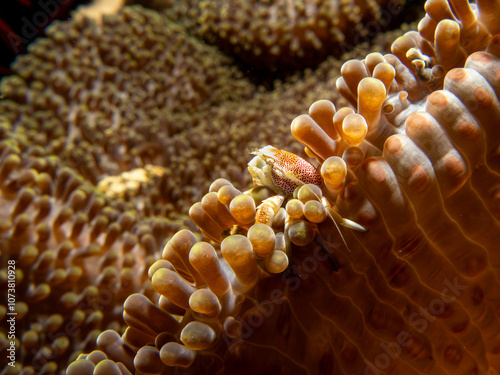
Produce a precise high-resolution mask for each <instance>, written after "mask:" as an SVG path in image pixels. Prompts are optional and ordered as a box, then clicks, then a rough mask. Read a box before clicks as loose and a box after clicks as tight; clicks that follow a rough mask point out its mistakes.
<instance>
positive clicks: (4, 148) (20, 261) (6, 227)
mask: <svg viewBox="0 0 500 375" xmlns="http://www.w3.org/2000/svg"><path fill="white" fill-rule="evenodd" d="M0 122H1V126H0V128H1V137H0V138H1V141H0V187H1V190H0V208H1V214H0V222H1V228H2V229H1V234H0V244H1V249H2V263H4V261H5V264H6V263H7V257H8V259H9V261H15V267H14V268H15V287H14V288H13V289H14V290H9V293H10V295H12V296H14V299H15V311H16V312H17V316H15V319H16V322H15V333H16V335H15V337H16V345H15V346H16V347H17V353H16V356H15V357H16V360H17V365H18V368H19V369H21V368H23V370H22V371H23V373H26V374H27V373H37V374H38V373H40V374H41V373H47V374H48V373H56V372H57V371H60V370H62V369H64V368H65V365H66V363H67V362H68V359H69V358H75V357H76V356H77V355H78V354H79V353H80V352H82V351H88V350H90V349H92V348H94V347H95V340H96V337H97V336H98V334H99V333H100V332H101V331H102V330H104V329H110V328H113V329H115V330H117V331H118V332H121V331H122V325H123V321H122V317H121V315H122V309H121V308H120V306H121V305H122V304H123V302H124V301H125V299H126V298H127V297H128V296H129V295H130V294H131V293H133V292H137V291H141V292H143V293H144V294H145V295H150V296H152V295H153V294H152V293H153V292H152V290H151V287H150V285H149V282H148V281H147V269H148V267H149V266H150V265H151V264H152V263H153V262H154V260H155V259H156V258H157V257H158V255H157V252H158V249H160V248H161V246H162V245H163V241H164V238H165V237H164V236H165V234H166V233H173V232H174V231H175V230H178V229H179V228H180V227H181V223H176V222H173V221H170V220H167V219H165V218H162V217H143V216H140V215H139V214H138V213H137V212H136V209H135V207H134V206H133V204H131V203H127V202H125V201H123V200H120V199H112V198H110V197H109V196H106V195H104V194H102V193H99V192H98V191H97V190H96V188H95V187H93V186H92V185H91V184H89V183H88V182H85V181H84V180H83V178H82V177H81V176H79V175H77V174H76V173H75V172H74V171H73V170H71V169H69V168H67V167H65V166H64V165H63V163H62V162H61V161H60V160H59V159H58V158H57V157H56V156H53V155H50V156H47V155H44V151H43V149H42V148H41V147H39V146H33V145H30V144H29V143H27V142H26V140H23V139H19V138H18V137H16V135H15V134H14V133H13V132H12V124H10V123H9V121H8V120H7V119H6V118H5V117H2V118H1V119H0ZM9 264H10V263H9ZM0 275H1V278H0V279H1V282H0V283H1V284H0V285H1V289H2V295H4V294H5V295H7V289H8V288H7V286H8V283H7V282H8V281H9V282H10V281H11V280H12V277H13V276H10V272H8V269H7V267H6V268H4V269H2V271H1V273H0ZM9 288H10V286H9ZM4 301H5V302H2V305H1V306H0V310H1V312H2V322H3V323H5V322H6V320H7V319H8V318H11V316H9V315H6V314H7V313H8V312H10V311H11V310H10V305H9V306H8V305H7V299H5V300H4ZM9 302H10V299H9ZM8 308H9V309H8ZM2 328H4V324H2ZM7 333H8V332H7V331H3V330H2V333H0V338H1V347H2V352H3V354H2V355H4V353H5V352H4V350H6V349H7V348H8V347H9V345H10V344H9V343H10V339H7Z"/></svg>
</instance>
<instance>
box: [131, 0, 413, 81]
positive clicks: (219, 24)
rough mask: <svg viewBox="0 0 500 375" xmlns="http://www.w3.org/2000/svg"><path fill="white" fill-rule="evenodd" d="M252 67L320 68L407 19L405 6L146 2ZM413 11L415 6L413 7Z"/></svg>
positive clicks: (282, 0)
mask: <svg viewBox="0 0 500 375" xmlns="http://www.w3.org/2000/svg"><path fill="white" fill-rule="evenodd" d="M141 3H142V4H145V5H147V6H150V7H153V8H156V9H161V10H163V11H164V13H165V14H166V15H167V16H168V17H169V18H171V19H173V20H175V21H176V22H179V23H181V24H182V25H184V27H185V28H186V29H187V30H189V31H190V33H192V34H194V35H197V36H199V37H200V38H202V39H203V40H204V41H206V42H207V43H209V44H213V45H217V46H218V47H219V48H220V49H221V50H223V51H224V52H226V53H228V54H229V55H231V56H235V57H237V58H238V59H239V60H241V61H243V62H244V63H246V64H248V66H250V67H251V69H261V70H264V69H265V70H268V71H272V72H275V73H280V72H282V71H283V70H290V69H303V68H305V67H314V66H317V65H318V64H319V63H320V62H321V61H323V60H324V59H325V58H326V57H327V56H331V55H335V56H337V57H340V55H341V54H342V53H344V52H346V51H349V50H351V49H352V46H355V45H358V44H360V43H362V42H364V41H367V40H370V39H371V38H373V37H374V36H375V35H376V34H377V33H379V32H380V31H382V30H388V29H391V28H394V27H395V26H397V24H398V23H401V22H402V21H403V20H404V19H405V18H407V17H406V14H407V13H406V11H407V10H408V7H406V8H405V7H404V3H405V2H404V1H397V0H396V1H386V0H381V1H380V0H379V1H377V0H371V1H337V0H313V1H310V0H301V1H286V0H277V1H257V0H237V1H230V2H227V1H197V0H188V1H173V0H142V1H141ZM410 5H411V4H410Z"/></svg>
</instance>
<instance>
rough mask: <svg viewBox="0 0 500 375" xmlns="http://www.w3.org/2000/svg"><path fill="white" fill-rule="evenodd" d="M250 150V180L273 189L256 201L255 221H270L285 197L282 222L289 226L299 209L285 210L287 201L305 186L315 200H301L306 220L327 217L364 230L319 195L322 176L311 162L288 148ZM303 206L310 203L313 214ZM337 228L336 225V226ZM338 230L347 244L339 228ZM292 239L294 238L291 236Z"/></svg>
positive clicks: (349, 226)
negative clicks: (310, 201)
mask: <svg viewBox="0 0 500 375" xmlns="http://www.w3.org/2000/svg"><path fill="white" fill-rule="evenodd" d="M252 154H254V155H255V156H254V158H253V159H252V160H251V161H250V162H249V163H248V170H249V172H250V174H251V176H252V179H253V184H254V185H255V186H265V187H267V188H269V189H271V190H272V191H274V192H275V193H276V196H273V197H270V198H268V199H266V200H264V201H263V202H262V204H260V205H259V207H258V208H257V214H256V222H260V223H266V224H268V225H271V224H272V218H274V215H275V214H277V212H278V210H279V209H280V208H281V206H282V205H283V203H284V202H285V201H287V202H288V203H287V208H286V211H287V223H286V225H287V226H289V227H290V226H291V225H292V224H293V222H297V220H299V219H300V213H299V214H298V215H297V214H294V213H292V212H290V211H293V208H291V209H290V210H289V204H290V203H292V202H293V201H297V199H293V196H294V192H295V193H296V192H297V189H299V188H302V187H304V186H306V187H308V190H309V191H310V193H309V196H311V195H312V196H313V200H314V201H315V203H311V204H310V203H309V202H305V203H304V202H302V203H304V205H303V210H304V211H303V212H304V216H305V218H306V219H307V220H308V221H310V222H312V223H319V222H321V221H322V220H323V221H324V220H325V219H326V218H327V217H329V218H331V219H332V220H333V222H334V223H335V225H336V226H337V224H340V225H342V226H344V227H347V228H350V229H354V230H357V231H362V232H366V231H367V230H366V229H365V228H364V227H363V226H361V225H359V224H357V223H356V222H354V221H352V220H349V219H345V218H342V217H341V216H340V215H339V214H338V213H337V212H336V211H335V210H333V209H332V207H331V204H330V202H329V201H328V200H327V199H326V197H324V196H323V195H322V191H321V186H322V185H323V178H322V176H321V173H320V172H319V171H318V170H317V169H316V168H315V167H314V166H313V165H312V164H311V163H309V162H308V161H306V160H304V159H303V158H301V157H299V156H297V155H295V154H293V153H291V152H288V151H284V150H279V149H277V148H275V147H272V146H265V147H263V148H261V149H259V150H257V151H254V152H252ZM299 192H300V190H299ZM297 194H298V193H297ZM299 198H300V197H299ZM314 198H316V199H314ZM318 202H319V203H318ZM297 203H299V202H297ZM299 205H300V203H299ZM307 206H313V207H312V208H311V209H310V210H309V211H311V212H313V213H314V215H312V214H311V215H308V209H309V207H307ZM323 211H324V216H322V215H321V214H320V215H316V214H317V213H318V212H323ZM309 216H310V217H309ZM337 229H339V228H338V226H337ZM339 233H340V235H341V237H342V240H343V241H344V244H345V245H346V247H347V244H346V242H345V240H344V238H343V236H342V233H341V232H340V230H339ZM292 242H294V241H293V238H292ZM294 243H295V242H294Z"/></svg>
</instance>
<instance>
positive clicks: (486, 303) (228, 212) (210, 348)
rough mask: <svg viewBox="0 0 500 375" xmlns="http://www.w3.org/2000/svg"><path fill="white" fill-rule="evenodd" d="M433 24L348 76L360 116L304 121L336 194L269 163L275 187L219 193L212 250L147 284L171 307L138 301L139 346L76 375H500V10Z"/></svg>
mask: <svg viewBox="0 0 500 375" xmlns="http://www.w3.org/2000/svg"><path fill="white" fill-rule="evenodd" d="M426 11H427V15H426V17H425V18H424V19H423V20H422V21H421V22H420V24H419V32H415V31H414V32H409V33H407V34H406V35H404V36H403V37H401V38H400V39H397V40H396V41H395V42H394V44H393V46H392V52H393V53H392V54H386V55H382V54H380V53H370V54H368V55H367V56H366V57H365V58H364V59H363V60H355V59H353V60H350V61H347V62H346V63H345V64H344V65H343V66H342V69H341V72H342V77H341V78H339V79H338V80H337V89H338V91H339V92H340V93H341V94H342V95H343V96H344V98H345V99H346V101H347V102H349V103H350V104H351V105H352V106H345V107H341V108H338V109H336V107H335V105H334V104H333V103H332V102H330V101H328V100H321V101H317V102H315V103H313V104H312V105H311V106H310V107H309V112H308V114H304V115H301V116H298V117H296V118H295V119H294V120H293V122H292V124H291V132H292V134H293V135H294V137H295V138H296V139H297V140H298V141H299V142H300V143H302V144H303V145H304V146H305V152H306V153H307V154H308V155H309V156H310V158H311V159H312V160H313V163H316V164H319V165H320V167H318V169H317V171H316V172H318V173H320V174H321V176H322V178H323V180H324V182H323V183H322V184H318V183H317V182H316V180H315V178H312V177H311V176H313V175H315V174H314V172H312V171H311V170H310V169H309V166H307V165H308V164H304V163H305V161H303V160H302V159H297V158H295V157H293V156H290V155H288V154H284V155H283V154H281V155H280V156H277V155H279V154H280V151H279V150H277V151H275V150H276V149H272V148H269V147H266V148H263V149H261V150H259V151H258V152H257V157H260V159H254V160H253V161H252V162H251V164H250V167H251V168H250V171H251V172H252V176H253V180H254V183H256V185H264V186H256V187H255V188H254V189H252V190H251V191H248V192H242V191H240V190H238V189H237V187H235V184H233V183H231V182H230V181H228V180H224V179H219V180H216V181H214V182H213V184H212V185H211V186H210V188H209V193H208V194H206V195H205V196H204V197H203V199H202V200H201V202H199V203H196V204H194V205H193V206H192V207H191V209H190V212H189V214H190V217H191V219H192V220H193V222H194V223H195V224H196V225H197V226H198V227H199V228H200V230H201V231H202V233H203V234H204V235H205V239H206V240H205V241H202V240H200V239H197V238H196V236H195V235H194V234H193V233H191V232H190V231H187V230H182V231H180V232H178V233H176V234H175V235H174V236H173V237H172V238H171V239H170V240H169V242H168V243H167V244H166V246H165V247H164V249H163V252H162V257H161V259H160V260H158V261H156V262H155V263H154V264H153V265H152V266H151V267H150V268H149V277H150V278H151V283H152V286H153V288H154V290H155V291H156V292H157V293H158V294H159V295H160V296H159V297H158V296H155V298H154V299H152V298H148V297H147V296H144V295H141V294H133V295H132V296H130V297H129V298H128V299H127V301H126V302H125V304H124V317H125V322H126V323H127V325H128V328H127V330H126V332H125V333H124V334H123V335H122V336H119V335H117V333H116V332H114V331H112V330H109V331H106V332H104V333H102V334H101V335H100V336H99V338H98V341H97V342H98V347H99V350H98V351H93V352H92V353H90V354H88V355H82V356H80V357H79V359H78V360H77V361H76V362H74V363H73V364H71V365H70V366H69V367H68V374H92V373H94V374H104V373H111V371H114V373H117V374H118V373H124V374H127V373H134V372H135V371H138V372H139V373H144V374H168V373H186V374H187V373H196V374H199V373H227V374H255V373H260V374H268V373H269V374H271V373H272V374H275V373H294V374H331V373H354V374H370V373H371V374H380V373H385V374H496V373H499V372H500V341H499V340H500V288H499V286H500V285H499V284H500V279H499V277H500V274H499V270H500V262H499V261H500V259H499V256H498V252H497V250H498V243H500V227H499V226H500V221H499V220H500V210H499V209H500V199H499V196H500V194H499V189H500V174H499V172H500V171H499V165H498V160H499V155H500V152H499V150H500V147H499V146H500V131H499V129H498V126H497V123H498V121H500V112H499V108H500V102H499V98H500V95H499V93H500V84H499V80H498V79H499V78H498V77H500V75H499V74H498V72H499V71H500V50H499V48H498V45H499V42H500V36H499V35H497V32H498V31H497V24H496V23H495V22H494V21H492V20H494V19H495V18H496V17H498V16H499V15H500V14H499V9H498V7H497V5H496V3H494V2H479V3H478V4H477V5H476V4H469V3H468V2H465V1H460V0H456V1H451V2H449V3H448V2H447V1H444V0H442V1H440V0H437V1H435V0H429V1H427V3H426ZM339 107H340V106H339ZM274 146H277V145H276V144H275V145H274ZM314 160H315V161H314ZM290 161H291V162H292V163H290ZM296 164H299V168H298V170H295V169H294V167H295V165H296ZM304 176H307V179H306V178H304ZM257 182H258V183H257ZM308 182H312V184H311V183H310V184H307V183H308ZM293 184H297V185H298V188H296V189H295V191H294V192H293V193H292V196H291V197H290V192H289V191H288V188H289V187H290V186H291V185H293ZM319 185H320V186H319ZM236 186H237V185H236ZM284 202H286V205H285V206H284V207H283V203H284ZM323 211H324V212H325V213H326V214H323ZM343 225H345V226H347V227H350V228H357V229H359V230H351V229H343V228H342V226H343ZM356 226H358V227H356ZM365 229H367V230H365ZM207 241H210V242H211V243H209V242H207Z"/></svg>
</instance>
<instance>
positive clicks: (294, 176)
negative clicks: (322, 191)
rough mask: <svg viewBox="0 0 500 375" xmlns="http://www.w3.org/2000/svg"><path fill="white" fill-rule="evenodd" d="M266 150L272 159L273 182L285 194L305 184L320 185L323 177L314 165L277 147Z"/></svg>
mask: <svg viewBox="0 0 500 375" xmlns="http://www.w3.org/2000/svg"><path fill="white" fill-rule="evenodd" d="M267 150H268V152H269V153H270V154H271V155H270V156H271V157H272V158H273V160H274V164H273V168H272V170H271V177H272V179H273V182H274V184H275V185H276V186H278V187H279V188H280V189H281V190H282V191H283V192H284V193H285V194H287V195H289V194H292V193H293V191H294V190H295V189H296V188H297V187H299V186H302V185H305V184H314V185H317V186H321V183H322V181H323V179H322V178H321V174H320V173H319V172H318V170H317V169H316V168H315V167H314V165H312V164H311V163H309V162H308V161H306V160H304V159H302V158H301V157H300V156H297V155H295V154H293V153H291V152H288V151H284V150H279V149H277V148H268V149H267Z"/></svg>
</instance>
